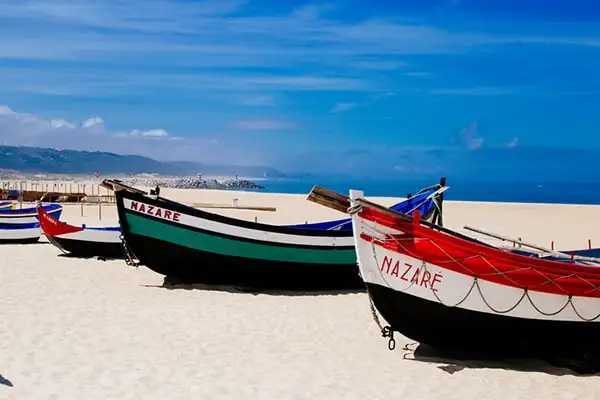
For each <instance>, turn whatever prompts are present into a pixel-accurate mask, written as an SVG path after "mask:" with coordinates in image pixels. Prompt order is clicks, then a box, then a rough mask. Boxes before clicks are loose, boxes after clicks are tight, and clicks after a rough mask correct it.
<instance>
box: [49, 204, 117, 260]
mask: <svg viewBox="0 0 600 400" xmlns="http://www.w3.org/2000/svg"><path fill="white" fill-rule="evenodd" d="M37 212H38V218H39V221H40V226H41V228H42V231H43V232H44V235H45V236H46V239H48V241H49V242H50V243H52V244H53V245H54V246H56V247H57V248H58V249H60V250H61V251H62V252H64V253H67V254H70V255H72V256H74V257H82V258H90V257H99V258H122V257H123V256H124V253H123V244H122V242H121V239H120V235H121V228H120V227H119V226H116V227H87V226H85V225H82V226H80V227H79V226H74V225H70V224H67V223H66V222H63V221H59V220H58V219H56V218H54V217H52V216H51V215H50V214H49V213H48V212H47V211H46V210H44V208H43V207H38V208H37Z"/></svg>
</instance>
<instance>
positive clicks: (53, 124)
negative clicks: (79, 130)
mask: <svg viewBox="0 0 600 400" xmlns="http://www.w3.org/2000/svg"><path fill="white" fill-rule="evenodd" d="M61 128H63V129H75V124H73V123H72V122H69V121H65V120H64V119H51V120H50V129H61Z"/></svg>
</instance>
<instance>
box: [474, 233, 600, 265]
mask: <svg viewBox="0 0 600 400" xmlns="http://www.w3.org/2000/svg"><path fill="white" fill-rule="evenodd" d="M464 229H466V230H469V231H473V232H477V233H480V234H482V235H486V236H490V237H493V238H496V239H499V240H502V241H505V242H512V243H519V244H520V245H521V246H525V247H529V248H532V249H535V250H539V251H541V252H543V253H547V254H551V255H554V256H558V257H565V258H569V259H570V258H573V259H575V260H580V261H590V262H595V263H600V258H595V257H585V256H574V255H573V254H566V253H561V252H560V251H555V250H551V249H547V248H545V247H542V246H538V245H535V244H531V243H527V242H524V241H522V240H521V238H519V239H511V238H509V237H506V236H503V235H499V234H497V233H491V232H486V231H483V230H481V229H477V228H473V227H471V226H466V225H465V226H464Z"/></svg>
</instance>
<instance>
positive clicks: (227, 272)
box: [102, 180, 447, 290]
mask: <svg viewBox="0 0 600 400" xmlns="http://www.w3.org/2000/svg"><path fill="white" fill-rule="evenodd" d="M102 186H104V187H107V188H110V189H112V190H113V191H114V192H115V196H116V201H117V209H118V213H119V223H120V225H121V229H122V231H123V237H124V240H125V242H126V245H127V248H128V249H129V251H130V252H131V255H130V256H129V257H128V259H129V258H134V257H135V258H137V259H138V260H139V263H140V264H141V265H145V266H146V267H148V268H150V269H151V270H153V271H155V272H157V273H159V274H162V275H165V276H166V277H169V281H178V282H186V283H195V282H200V283H204V284H224V285H237V286H239V287H248V288H254V289H291V290H293V289H295V290H311V289H314V290H328V289H352V288H364V285H363V284H362V281H361V280H360V277H359V276H358V269H357V266H356V253H355V251H354V241H353V238H352V231H351V230H350V229H341V227H340V229H335V228H336V227H339V226H340V224H341V223H340V222H339V221H336V222H335V223H334V224H333V225H332V226H331V227H330V228H333V229H323V228H321V229H314V226H312V227H311V226H310V225H308V226H307V225H306V224H303V225H294V226H276V225H269V224H263V223H257V222H251V221H246V220H241V219H236V218H230V217H225V216H222V215H218V214H214V213H210V212H207V211H203V210H198V209H195V208H192V207H189V206H186V205H183V204H181V203H177V202H174V201H171V200H168V199H165V198H162V197H160V196H158V195H157V194H147V193H146V192H144V191H141V190H138V189H135V188H132V187H130V186H126V185H124V184H122V183H121V182H120V181H115V180H105V181H103V183H102ZM446 188H447V187H446V186H443V185H442V184H439V185H434V186H432V187H430V188H426V189H424V190H423V191H421V192H419V193H418V194H416V195H415V196H413V197H411V198H410V199H408V200H406V201H405V202H403V203H402V205H399V206H397V208H399V209H401V210H402V211H403V212H406V213H409V214H410V213H412V212H413V210H414V209H420V210H422V211H423V213H424V215H426V216H427V217H429V216H430V215H432V214H433V210H434V209H435V208H436V206H439V205H440V204H441V198H440V196H441V193H442V192H443V191H444V190H445V189H446Z"/></svg>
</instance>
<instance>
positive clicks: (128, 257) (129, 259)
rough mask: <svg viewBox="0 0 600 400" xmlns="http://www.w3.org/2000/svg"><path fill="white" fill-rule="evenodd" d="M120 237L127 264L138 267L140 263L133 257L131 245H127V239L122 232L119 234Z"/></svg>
mask: <svg viewBox="0 0 600 400" xmlns="http://www.w3.org/2000/svg"><path fill="white" fill-rule="evenodd" d="M119 239H121V247H122V249H123V255H124V256H125V264H127V265H128V266H130V267H136V268H137V267H138V266H139V264H140V263H137V262H135V258H134V257H133V255H132V253H131V249H130V248H129V245H127V242H126V241H125V235H123V233H122V232H121V234H120V235H119Z"/></svg>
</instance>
